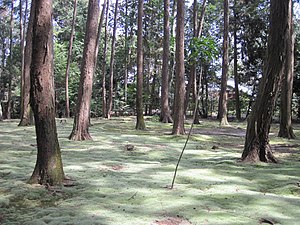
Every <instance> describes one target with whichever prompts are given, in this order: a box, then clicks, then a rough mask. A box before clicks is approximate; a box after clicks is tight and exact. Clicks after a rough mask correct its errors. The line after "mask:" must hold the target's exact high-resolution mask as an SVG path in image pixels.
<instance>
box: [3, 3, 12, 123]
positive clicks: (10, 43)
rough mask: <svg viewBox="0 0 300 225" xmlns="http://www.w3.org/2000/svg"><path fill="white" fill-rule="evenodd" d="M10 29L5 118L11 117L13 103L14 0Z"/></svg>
mask: <svg viewBox="0 0 300 225" xmlns="http://www.w3.org/2000/svg"><path fill="white" fill-rule="evenodd" d="M10 13H11V14H10V31H9V36H10V37H9V61H10V65H11V66H10V67H9V70H8V73H9V74H8V97H7V105H6V110H5V114H6V115H5V118H6V119H11V105H12V73H13V71H12V64H13V31H14V1H13V0H12V1H11V12H10Z"/></svg>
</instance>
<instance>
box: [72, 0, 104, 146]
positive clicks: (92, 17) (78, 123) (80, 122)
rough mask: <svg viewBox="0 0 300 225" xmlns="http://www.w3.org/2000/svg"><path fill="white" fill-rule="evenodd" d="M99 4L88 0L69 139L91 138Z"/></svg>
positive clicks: (93, 0) (94, 0)
mask: <svg viewBox="0 0 300 225" xmlns="http://www.w3.org/2000/svg"><path fill="white" fill-rule="evenodd" d="M99 14H100V9H99V4H98V1H96V0H89V6H88V18H87V24H86V33H85V40H84V50H83V61H82V65H81V74H80V83H79V89H78V100H77V109H76V114H75V118H74V125H73V130H72V133H71V134H70V137H69V139H70V140H75V141H83V140H91V139H92V137H91V135H90V133H89V124H90V120H89V115H90V107H91V97H92V85H93V74H94V69H95V56H96V54H95V51H96V44H97V34H98V21H99Z"/></svg>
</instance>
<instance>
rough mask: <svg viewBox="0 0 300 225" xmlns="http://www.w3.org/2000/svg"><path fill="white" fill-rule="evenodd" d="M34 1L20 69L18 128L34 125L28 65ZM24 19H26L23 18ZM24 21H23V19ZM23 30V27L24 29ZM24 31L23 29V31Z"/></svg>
mask: <svg viewBox="0 0 300 225" xmlns="http://www.w3.org/2000/svg"><path fill="white" fill-rule="evenodd" d="M34 7H35V1H32V3H31V9H30V16H29V22H28V26H27V32H26V45H25V49H24V59H26V60H24V66H23V69H22V89H21V91H22V92H21V95H22V99H21V120H20V123H19V126H29V125H32V124H33V123H34V121H33V113H32V110H31V107H30V102H29V100H30V65H31V54H32V27H33V15H34ZM25 18H26V17H25ZM24 21H25V19H24ZM24 28H25V27H24ZM24 30H25V29H24ZM24 37H25V35H24Z"/></svg>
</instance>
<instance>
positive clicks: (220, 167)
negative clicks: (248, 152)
mask: <svg viewBox="0 0 300 225" xmlns="http://www.w3.org/2000/svg"><path fill="white" fill-rule="evenodd" d="M17 122H18V121H16V122H13V123H7V122H3V123H0V131H1V132H0V135H1V140H5V141H4V142H1V143H0V159H2V160H1V164H0V214H1V215H4V218H3V221H2V223H3V224H28V225H29V224H107V225H110V224H114V225H115V224H116V225H118V224H122V225H124V224H128V225H134V224H136V225H143V224H147V225H148V224H154V222H155V221H156V220H159V219H161V220H163V219H166V218H168V217H175V218H177V217H180V218H185V219H187V220H188V221H190V222H191V223H192V224H231V225H239V224H249V225H250V224H259V221H260V219H261V218H269V219H271V220H272V221H277V223H278V224H297V223H298V221H299V214H300V209H299V202H300V196H299V190H300V188H299V186H298V182H299V174H300V168H299V167H298V164H299V151H300V148H299V147H297V143H298V142H299V140H290V141H287V140H284V139H281V138H276V137H274V136H272V135H271V144H272V145H280V146H281V145H284V146H285V145H286V146H289V145H293V146H295V147H291V148H284V150H285V151H291V153H292V154H294V155H285V154H282V155H280V154H279V152H278V154H277V156H278V157H279V159H280V162H281V163H280V164H277V165H276V164H265V163H259V164H243V163H240V162H239V161H238V159H239V158H240V157H241V153H242V150H243V142H244V139H243V136H239V135H240V132H241V129H240V128H243V129H244V128H245V123H243V124H238V123H236V124H232V127H228V128H222V129H220V128H219V124H218V122H217V121H206V120H204V121H203V122H202V124H201V125H197V126H195V129H194V131H193V135H192V136H191V139H190V141H189V143H188V145H187V148H186V150H185V153H184V155H183V158H182V161H181V163H180V165H179V170H178V174H177V178H176V181H175V187H174V189H173V190H170V189H168V188H167V187H168V186H169V185H170V184H171V181H172V178H173V174H174V169H175V165H176V163H177V159H178V157H179V154H180V152H181V150H182V147H183V145H184V143H185V138H186V135H183V136H172V135H169V134H170V132H171V128H172V127H171V125H170V124H162V123H158V122H157V121H156V120H155V119H153V120H152V119H151V118H150V119H149V120H148V119H147V121H146V123H147V130H146V131H136V130H135V117H126V118H121V117H120V118H113V119H112V120H109V121H108V120H103V119H100V120H92V124H93V126H92V127H91V128H90V132H91V134H92V136H93V139H94V141H88V142H72V141H69V140H68V139H67V137H68V135H69V134H70V132H71V130H72V122H73V121H72V120H71V119H70V120H67V123H66V124H64V125H62V124H58V134H59V141H60V146H61V149H62V161H63V166H64V171H65V174H66V175H67V176H70V177H71V178H73V179H76V182H75V184H76V185H75V186H73V187H54V188H53V189H50V190H46V189H45V187H43V186H39V185H33V186H31V185H28V184H26V180H28V178H29V177H30V175H31V173H32V171H33V168H34V165H35V160H36V150H35V148H36V147H34V146H32V145H34V144H35V137H34V136H35V133H34V129H33V127H23V128H22V129H21V128H20V127H17ZM238 127H240V128H238ZM295 128H296V131H295V132H296V133H297V132H298V133H299V126H295ZM242 131H243V130H242ZM274 131H276V129H273V130H272V132H274ZM226 132H228V134H229V135H226ZM243 132H244V131H243ZM230 134H234V135H230ZM235 134H238V135H235ZM2 137H3V139H2ZM20 140H22V142H20ZM126 144H131V145H134V150H132V151H127V150H126V148H125V147H124V146H125V145H126ZM213 146H218V147H217V148H215V149H212V147H213ZM275 153H276V151H275ZM3 159H5V160H3Z"/></svg>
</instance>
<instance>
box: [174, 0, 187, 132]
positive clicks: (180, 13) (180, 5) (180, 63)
mask: <svg viewBox="0 0 300 225" xmlns="http://www.w3.org/2000/svg"><path fill="white" fill-rule="evenodd" d="M184 4H185V3H184V0H178V2H177V17H176V20H177V24H176V52H175V59H176V65H175V71H176V73H175V74H176V77H175V96H174V123H173V129H172V134H175V135H179V134H184V133H185V130H184V99H185V82H184V10H185V5H184Z"/></svg>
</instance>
